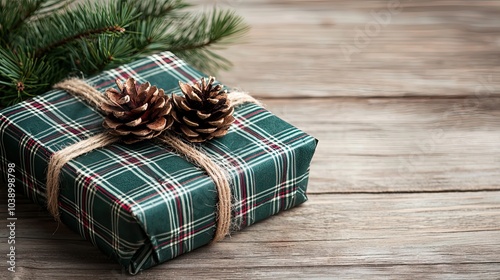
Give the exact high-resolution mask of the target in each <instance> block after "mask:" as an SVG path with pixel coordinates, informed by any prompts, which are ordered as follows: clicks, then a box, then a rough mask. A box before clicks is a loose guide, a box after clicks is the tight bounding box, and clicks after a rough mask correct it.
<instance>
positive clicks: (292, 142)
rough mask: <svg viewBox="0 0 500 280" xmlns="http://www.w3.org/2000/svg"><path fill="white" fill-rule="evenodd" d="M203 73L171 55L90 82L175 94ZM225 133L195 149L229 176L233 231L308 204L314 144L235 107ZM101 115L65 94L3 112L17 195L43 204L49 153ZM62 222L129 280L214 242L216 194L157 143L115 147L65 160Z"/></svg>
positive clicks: (0, 125) (4, 149) (277, 122)
mask: <svg viewBox="0 0 500 280" xmlns="http://www.w3.org/2000/svg"><path fill="white" fill-rule="evenodd" d="M204 76H205V75H204V74H202V73H200V72H198V71H197V70H195V69H193V68H191V67H190V66H189V65H187V64H186V63H185V62H183V61H182V60H180V59H178V58H177V57H175V56H174V55H173V54H171V53H170V52H163V53H160V54H158V55H152V56H149V57H146V58H143V59H141V60H138V61H135V62H133V63H130V64H127V65H124V66H121V67H119V68H116V69H113V70H109V71H105V72H103V73H101V74H99V75H97V76H95V77H93V78H90V79H88V80H87V82H88V83H89V84H91V85H93V86H95V87H96V88H97V89H98V90H100V91H102V92H103V91H104V90H105V89H107V88H109V87H112V86H114V81H115V79H117V78H119V79H122V80H124V79H126V78H128V77H133V78H135V79H136V80H137V81H138V82H139V83H144V82H146V81H149V82H150V83H151V84H152V85H156V86H158V87H160V88H163V89H164V90H165V92H166V93H175V94H179V93H180V90H179V88H178V81H183V82H193V81H197V80H199V79H200V78H201V77H204ZM234 117H235V118H236V121H235V122H234V124H233V125H232V127H231V128H230V130H229V132H228V134H227V135H226V136H224V137H222V138H219V139H214V140H211V141H208V142H206V143H204V144H201V145H199V146H198V148H199V149H201V150H202V151H203V152H205V153H206V154H208V155H209V156H210V157H211V158H212V159H213V160H214V161H215V162H217V163H218V164H219V165H220V166H222V167H223V168H224V169H225V170H226V171H227V174H228V175H229V178H230V182H231V189H232V196H233V210H232V224H233V225H236V227H237V228H238V229H240V228H243V227H245V226H249V225H251V224H253V223H255V222H258V221H260V220H263V219H265V218H267V217H269V216H271V215H274V214H276V213H278V212H279V211H282V210H286V209H289V208H291V207H294V206H296V205H298V204H301V203H303V202H304V201H306V200H307V197H306V188H307V181H308V175H309V166H310V162H311V158H312V156H313V153H314V150H315V148H316V144H317V141H316V139H314V138H313V137H311V136H309V135H307V134H305V133H304V132H302V131H300V130H298V129H297V128H295V127H293V126H292V125H290V124H288V123H286V122H284V121H283V120H281V119H279V118H278V117H276V116H274V115H273V114H271V113H270V112H268V111H267V110H265V109H263V108H262V107H259V106H257V105H255V104H244V105H242V106H240V107H238V108H237V109H236V110H235V113H234ZM102 121H103V116H102V115H100V114H99V113H98V111H97V110H96V109H95V108H92V107H91V106H90V105H88V104H87V103H85V102H83V100H81V99H79V98H75V97H73V96H71V95H69V94H68V93H66V92H64V91H61V90H52V91H50V92H47V93H46V94H43V95H41V96H38V97H35V98H33V99H30V100H27V101H25V102H22V103H19V104H17V105H14V106H12V107H8V108H5V109H3V110H2V111H0V141H1V143H0V161H1V162H0V165H1V167H0V168H1V172H2V174H3V177H4V178H6V176H7V165H8V163H10V162H12V163H15V164H16V176H17V180H18V182H17V183H18V188H21V189H22V191H23V193H24V194H25V195H26V196H28V197H30V198H31V199H32V200H33V201H34V202H36V203H38V204H40V205H44V206H46V203H47V200H46V194H45V181H46V171H47V163H48V162H49V159H50V157H51V155H52V154H53V153H54V152H57V151H59V150H61V149H63V148H64V147H66V146H68V145H72V144H74V143H77V142H79V141H81V140H84V139H86V138H88V137H90V136H92V135H95V134H98V133H101V132H102V131H103V128H102V125H101V124H102ZM60 183H61V184H60V186H61V187H60V194H59V210H60V213H61V220H62V222H63V223H64V224H66V225H67V226H68V227H70V228H71V229H72V230H74V231H76V232H78V233H80V235H81V236H82V237H84V238H85V239H87V240H90V241H91V242H92V243H93V244H94V245H96V246H97V247H98V248H100V249H101V250H102V251H103V252H104V253H106V254H107V255H110V256H112V257H113V258H114V259H116V260H117V261H118V262H119V263H120V264H121V265H123V266H124V267H126V268H127V270H128V271H129V272H130V273H131V274H135V273H137V272H139V271H140V270H143V269H146V268H149V267H151V266H154V265H156V264H159V263H162V262H164V261H167V260H169V259H172V258H174V257H176V256H178V255H180V254H182V253H185V252H188V251H191V250H193V249H195V248H198V247H200V246H203V245H205V244H208V243H210V241H211V240H212V238H213V236H214V232H215V228H216V214H215V213H216V210H217V206H216V205H217V201H218V198H217V192H216V187H215V185H214V182H213V181H212V179H211V178H210V177H209V176H208V175H207V174H206V173H205V172H204V170H202V169H200V168H198V167H196V166H194V165H193V164H191V163H190V162H188V161H187V160H186V159H185V158H184V157H182V156H180V155H178V154H176V153H174V152H172V150H171V149H170V148H169V147H168V146H165V145H163V144H160V143H156V142H154V141H143V142H141V143H136V144H133V145H125V144H112V145H110V146H107V147H104V148H100V149H96V150H94V151H92V152H90V153H88V154H85V155H82V156H79V157H77V158H76V159H73V160H71V161H70V162H69V163H68V164H66V165H65V166H64V167H63V170H62V172H61V178H60Z"/></svg>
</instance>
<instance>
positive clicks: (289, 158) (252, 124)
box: [234, 105, 302, 214]
mask: <svg viewBox="0 0 500 280" xmlns="http://www.w3.org/2000/svg"><path fill="white" fill-rule="evenodd" d="M252 107H253V106H252V105H248V106H246V108H245V109H243V110H241V111H239V112H238V111H236V112H235V116H236V117H237V118H238V116H242V115H245V114H246V113H248V112H251V111H253V110H254V109H255V108H252ZM272 116H273V115H272V114H271V113H269V112H267V111H265V112H263V113H261V114H259V115H257V116H252V118H250V119H249V120H247V119H243V118H238V120H239V121H240V122H241V123H242V125H244V126H246V127H248V128H249V129H251V130H253V131H255V132H257V133H259V134H260V135H262V136H263V137H264V138H266V139H267V140H268V141H269V142H271V143H273V144H276V145H278V146H279V147H280V148H281V149H282V150H284V152H285V153H288V154H287V155H286V164H287V166H288V169H287V170H284V168H283V167H284V166H283V164H284V163H283V156H282V155H281V153H278V152H277V151H276V152H271V153H266V156H261V157H258V158H255V159H252V163H251V166H257V165H259V164H261V163H262V162H263V161H266V160H268V157H269V156H271V157H272V159H273V161H274V166H275V172H276V174H277V175H278V176H276V181H275V185H276V188H273V189H274V190H275V199H274V200H273V208H274V210H273V213H270V214H276V213H277V212H279V210H280V209H279V208H280V202H281V199H280V197H279V195H278V194H279V192H280V191H281V190H282V189H284V188H285V189H290V188H293V187H294V183H293V182H292V181H290V180H286V181H285V182H282V183H280V182H279V181H280V179H281V178H283V172H286V177H285V178H294V176H295V175H296V166H295V162H296V159H295V152H294V149H293V146H290V145H287V144H284V142H287V141H288V140H290V139H293V138H294V137H296V136H298V135H300V134H301V133H302V132H300V131H298V130H296V129H294V128H293V127H291V128H289V129H286V130H284V131H281V132H279V133H278V134H276V135H270V134H269V133H267V131H264V130H263V129H261V127H259V126H257V125H256V123H257V122H258V121H261V120H264V119H266V118H269V117H272ZM234 132H235V133H238V134H239V135H240V136H242V137H244V138H246V139H248V140H250V141H251V142H252V144H250V145H247V146H246V147H244V148H242V149H239V150H237V152H236V153H237V154H240V155H241V156H242V157H245V156H249V155H251V154H253V153H255V151H256V150H255V149H254V148H253V147H254V145H257V146H261V147H263V148H264V147H267V146H268V145H266V144H263V143H261V142H260V141H259V139H255V138H253V137H252V136H251V135H248V134H246V133H245V132H244V131H243V129H241V128H238V129H235V130H234ZM285 136H286V137H285ZM277 137H283V138H281V139H279V138H277ZM287 196H289V195H287ZM285 203H286V205H285V208H290V206H291V205H293V203H294V200H292V201H288V200H287V201H285Z"/></svg>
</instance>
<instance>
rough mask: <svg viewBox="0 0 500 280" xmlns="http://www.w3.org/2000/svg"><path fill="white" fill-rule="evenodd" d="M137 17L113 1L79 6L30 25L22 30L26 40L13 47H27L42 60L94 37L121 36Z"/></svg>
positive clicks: (128, 9)
mask: <svg viewBox="0 0 500 280" xmlns="http://www.w3.org/2000/svg"><path fill="white" fill-rule="evenodd" d="M137 16H138V14H137V13H134V12H133V11H132V10H131V9H130V8H127V7H124V8H121V9H120V12H118V11H117V10H116V7H115V3H114V2H110V3H104V4H80V5H77V6H76V7H75V8H73V9H72V10H68V11H66V12H65V13H58V14H51V15H49V16H46V17H44V18H41V19H39V20H37V21H34V22H30V23H29V24H27V25H26V28H24V30H23V31H24V32H25V38H23V39H19V40H18V42H16V46H14V48H17V47H20V46H30V47H31V48H32V50H33V52H34V53H35V54H36V55H37V57H42V56H44V55H48V54H49V53H51V52H53V51H55V50H57V49H59V48H61V47H63V46H65V45H71V43H73V42H74V41H77V40H80V39H88V38H90V37H92V36H95V35H97V34H110V35H119V34H122V33H123V32H124V30H125V29H126V28H127V26H128V25H129V24H130V23H132V22H134V21H135V20H136V18H137ZM54 31H57V32H54Z"/></svg>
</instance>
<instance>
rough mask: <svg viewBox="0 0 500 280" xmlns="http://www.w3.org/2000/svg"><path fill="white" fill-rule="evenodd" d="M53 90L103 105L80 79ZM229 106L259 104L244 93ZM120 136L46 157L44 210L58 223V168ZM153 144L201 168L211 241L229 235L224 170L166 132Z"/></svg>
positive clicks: (107, 135) (93, 140)
mask: <svg viewBox="0 0 500 280" xmlns="http://www.w3.org/2000/svg"><path fill="white" fill-rule="evenodd" d="M54 88H56V89H62V90H66V91H67V92H68V93H70V94H72V95H74V96H79V97H81V98H83V99H84V100H85V101H86V102H87V103H89V104H90V105H91V106H93V107H95V108H97V109H99V110H100V104H102V103H104V102H106V99H105V98H104V96H103V95H102V94H101V93H100V92H99V91H97V90H96V89H95V88H94V87H92V86H90V85H89V84H87V83H86V82H85V81H83V80H80V79H75V78H73V79H68V80H65V81H63V82H60V83H58V84H56V85H54ZM228 98H229V100H230V103H231V106H233V107H236V106H238V105H241V104H244V103H255V104H259V105H261V104H260V102H259V101H257V100H256V99H254V98H253V97H251V96H250V95H248V94H246V93H244V92H232V93H231V94H228ZM120 140H121V139H120V136H116V135H111V134H110V133H107V132H103V133H99V134H97V135H94V136H91V137H89V138H87V139H85V140H82V141H80V142H77V143H75V144H73V145H70V146H67V147H65V148H64V149H62V150H60V151H57V152H55V153H54V154H53V155H52V157H51V158H50V161H49V164H48V170H47V186H46V192H47V209H48V210H49V212H50V213H51V214H52V215H53V216H54V218H55V219H57V220H59V215H60V213H59V207H58V196H59V177H60V173H61V169H62V167H63V166H64V165H65V164H66V163H68V162H69V161H70V160H72V159H74V158H76V157H78V156H80V155H83V154H86V153H88V152H90V151H92V150H94V149H98V148H102V147H105V146H108V145H111V144H113V143H115V142H118V141H120ZM155 141H158V142H161V143H163V144H166V145H168V146H169V147H171V148H172V149H173V150H174V151H175V152H176V153H178V154H180V155H182V156H183V157H185V158H186V159H188V160H189V161H191V162H192V163H193V164H195V165H196V166H198V167H200V168H202V169H204V170H205V171H206V172H207V174H208V175H209V176H210V178H211V179H212V180H213V181H214V183H215V186H216V189H217V194H218V203H217V214H216V219H217V228H216V232H215V236H214V238H213V241H220V240H222V239H224V237H225V236H226V235H227V234H228V233H229V228H230V225H231V188H230V183H229V180H228V178H227V176H226V174H225V172H224V169H223V168H222V167H221V166H219V165H218V164H217V163H216V162H214V161H213V160H212V159H211V158H210V157H209V156H208V155H206V154H205V153H203V152H202V151H200V150H199V149H196V148H195V147H193V145H190V144H187V143H185V142H184V141H182V140H181V139H180V138H179V137H178V136H177V135H175V134H173V133H171V132H169V131H166V132H164V133H162V134H160V135H158V136H157V137H156V138H155Z"/></svg>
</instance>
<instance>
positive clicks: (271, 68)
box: [197, 0, 500, 97]
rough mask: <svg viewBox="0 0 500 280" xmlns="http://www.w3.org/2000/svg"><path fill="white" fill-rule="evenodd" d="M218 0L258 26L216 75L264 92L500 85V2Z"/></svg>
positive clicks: (459, 90) (492, 91)
mask: <svg viewBox="0 0 500 280" xmlns="http://www.w3.org/2000/svg"><path fill="white" fill-rule="evenodd" d="M197 2H198V3H202V4H213V3H214V1H213V0H205V1H197ZM217 2H218V4H219V5H221V4H226V6H229V7H230V8H232V9H234V10H235V11H236V12H237V13H238V14H241V15H242V16H243V17H244V18H245V20H246V21H247V22H248V23H249V24H250V25H251V27H252V30H251V32H250V33H249V35H248V36H247V38H246V40H245V42H244V43H242V44H240V45H238V46H234V47H230V48H229V49H227V50H224V51H223V52H221V54H223V55H224V56H225V57H227V58H228V59H230V60H231V61H233V62H234V64H235V67H234V68H233V69H232V70H231V71H228V72H223V73H221V74H220V75H219V76H218V78H220V80H221V81H223V82H225V83H227V84H228V85H231V86H235V87H239V88H242V89H244V90H246V91H250V92H251V93H253V94H255V95H257V96H261V97H290V96H293V97H296V96H308V97H324V96H462V95H474V94H476V93H478V94H483V95H499V94H500V80H499V79H498V78H497V77H498V76H499V74H500V48H499V45H500V41H499V39H498V38H500V17H499V16H498V15H499V14H500V2H499V1H473V2H471V1H445V0H439V1H431V0H425V1H405V0H401V1H397V2H399V3H401V6H400V7H399V8H400V12H394V13H391V12H389V11H388V5H389V4H390V3H392V2H396V1H393V0H387V1H363V2H360V1H326V0H324V1H269V0H267V1H240V0H226V1H217ZM372 12H373V13H379V14H387V15H388V16H387V20H385V21H384V20H379V22H382V24H377V21H376V19H375V17H374V16H373V14H372ZM385 22H387V23H385ZM365 29H367V30H369V31H368V32H365V31H364V30H365ZM358 30H359V31H358ZM358 32H359V33H358ZM363 34H364V35H363ZM346 54H347V55H346Z"/></svg>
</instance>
